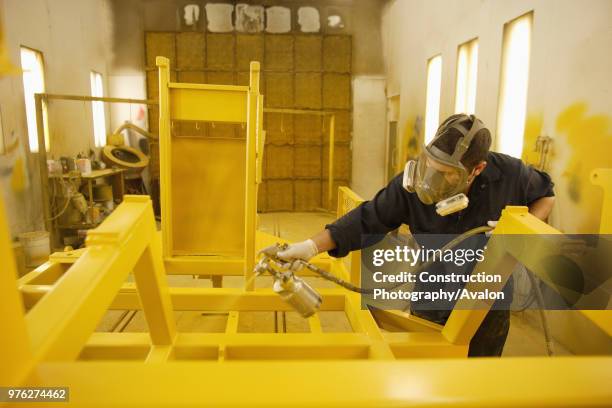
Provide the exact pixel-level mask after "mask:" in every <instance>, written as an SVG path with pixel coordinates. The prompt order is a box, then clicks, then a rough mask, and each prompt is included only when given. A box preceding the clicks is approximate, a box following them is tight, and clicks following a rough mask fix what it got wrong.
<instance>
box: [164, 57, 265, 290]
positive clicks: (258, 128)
mask: <svg viewBox="0 0 612 408" xmlns="http://www.w3.org/2000/svg"><path fill="white" fill-rule="evenodd" d="M157 66H158V68H159V104H160V105H159V107H160V115H159V138H160V184H161V209H162V238H163V239H162V246H163V251H164V261H165V263H166V268H167V269H168V270H169V271H170V273H174V272H175V271H177V270H178V273H181V274H184V273H185V274H187V273H188V274H194V275H195V274H197V275H225V274H235V271H236V269H238V270H239V271H240V273H241V274H243V275H244V276H245V278H246V282H247V283H246V286H247V287H248V288H252V279H251V278H250V276H251V275H250V274H251V273H252V270H253V266H254V260H255V241H256V236H255V235H256V232H255V231H256V214H257V183H258V182H261V177H257V173H258V168H259V169H260V168H261V161H262V160H263V133H262V132H263V131H262V126H263V123H262V122H263V113H262V112H263V96H262V95H261V94H260V92H259V74H260V73H259V63H258V62H253V63H251V72H250V83H249V86H234V85H207V84H187V83H174V82H170V74H169V72H170V62H169V60H168V59H167V58H164V57H158V58H157ZM177 121H197V122H212V123H213V124H215V123H239V124H243V125H244V126H246V138H239V137H233V138H220V137H214V138H213V137H202V136H189V135H180V134H176V132H173V128H174V127H175V126H176V123H175V122H177ZM258 162H259V164H258ZM259 174H261V170H259ZM226 266H229V269H230V270H228V268H226ZM232 268H235V269H232Z"/></svg>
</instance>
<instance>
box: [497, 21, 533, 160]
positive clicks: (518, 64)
mask: <svg viewBox="0 0 612 408" xmlns="http://www.w3.org/2000/svg"><path fill="white" fill-rule="evenodd" d="M532 23H533V12H530V13H528V14H525V15H523V16H521V17H519V18H517V19H514V20H512V21H510V22H508V23H506V24H505V25H504V45H503V52H502V68H501V79H500V94H499V105H498V110H497V142H496V145H497V150H498V151H500V152H502V153H506V154H509V155H511V156H514V157H521V154H522V152H523V132H524V130H525V115H526V112H527V85H528V82H529V54H530V48H531V26H532Z"/></svg>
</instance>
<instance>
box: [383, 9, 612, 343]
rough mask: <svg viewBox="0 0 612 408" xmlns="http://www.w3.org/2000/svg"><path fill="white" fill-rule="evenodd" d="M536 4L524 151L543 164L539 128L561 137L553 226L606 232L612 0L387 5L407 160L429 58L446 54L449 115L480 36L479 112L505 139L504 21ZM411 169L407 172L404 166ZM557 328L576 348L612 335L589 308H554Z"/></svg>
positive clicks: (554, 169)
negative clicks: (466, 49)
mask: <svg viewBox="0 0 612 408" xmlns="http://www.w3.org/2000/svg"><path fill="white" fill-rule="evenodd" d="M531 10H533V11H534V20H533V31H532V45H531V63H530V69H529V87H528V103H527V119H526V124H525V125H526V126H525V135H524V139H525V144H524V150H523V158H524V159H525V160H526V161H527V162H529V163H533V164H536V163H537V162H538V160H539V155H538V154H537V153H536V152H534V147H535V140H536V138H537V137H538V136H539V135H546V136H550V137H551V138H552V139H553V144H552V151H551V154H550V156H549V163H550V164H549V166H548V169H547V170H548V171H549V173H550V174H551V176H552V177H553V180H554V182H555V184H556V188H555V191H556V195H557V200H556V205H555V209H554V211H553V214H552V217H551V224H552V225H553V226H555V227H556V228H558V229H560V230H562V231H564V232H568V233H597V232H598V231H599V223H600V219H601V205H602V199H603V194H602V191H601V189H599V188H598V187H595V186H592V185H591V184H590V182H589V175H590V173H591V171H592V170H593V169H595V168H598V167H607V168H610V167H612V155H611V154H610V152H612V83H611V81H610V73H611V72H612V54H611V53H610V49H612V24H610V16H612V2H610V1H607V0H592V1H589V2H588V3H584V2H578V1H574V0H520V1H496V0H462V1H452V2H451V1H442V0H427V1H425V0H395V1H393V2H392V3H390V4H388V5H387V6H386V8H385V10H384V12H383V17H382V19H383V24H382V27H383V31H382V39H383V52H384V58H385V69H386V76H387V96H388V97H390V96H394V95H400V96H401V104H400V139H401V140H400V142H401V145H402V147H403V149H402V152H401V158H400V160H399V162H400V163H401V164H402V165H403V163H404V162H405V160H406V158H407V157H409V156H413V155H414V154H415V153H416V152H417V150H418V146H420V144H421V143H422V140H423V139H422V138H423V126H422V122H423V117H424V114H425V94H426V63H427V60H428V59H429V58H431V57H432V56H434V55H436V54H439V53H441V54H442V58H443V66H442V91H441V105H440V119H441V120H443V119H444V118H445V117H447V116H448V115H450V114H452V113H454V112H453V109H454V97H455V95H454V93H455V71H456V59H457V47H458V45H459V44H461V43H463V42H465V41H467V40H470V39H472V38H474V37H478V38H479V60H478V81H477V96H476V114H477V115H478V116H479V117H480V118H481V119H482V120H483V121H484V122H485V123H486V124H487V125H488V126H489V128H490V129H491V131H492V134H493V137H494V138H495V129H496V121H497V102H498V93H499V78H500V68H501V66H500V63H501V52H502V35H503V26H504V23H506V22H508V21H510V20H512V19H514V18H516V17H518V16H521V15H523V14H524V13H526V12H529V11H531ZM399 170H401V168H399V169H398V171H399ZM549 320H550V321H551V326H552V331H553V335H554V336H555V337H556V338H557V339H559V340H560V341H561V342H562V343H563V344H564V345H565V346H566V347H568V348H569V349H571V350H573V351H575V352H584V351H587V352H593V351H594V350H596V349H597V347H601V346H602V345H606V344H607V347H609V343H606V341H607V338H606V335H605V334H602V333H603V332H601V331H600V330H598V329H595V328H594V326H593V325H592V324H591V323H590V322H589V321H588V320H586V319H584V316H582V315H581V314H580V313H579V312H576V313H571V312H558V313H551V316H550V318H549Z"/></svg>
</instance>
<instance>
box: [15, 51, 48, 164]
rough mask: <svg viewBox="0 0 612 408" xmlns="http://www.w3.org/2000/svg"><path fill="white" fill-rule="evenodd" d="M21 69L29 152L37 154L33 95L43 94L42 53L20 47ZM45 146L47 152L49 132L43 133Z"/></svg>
mask: <svg viewBox="0 0 612 408" xmlns="http://www.w3.org/2000/svg"><path fill="white" fill-rule="evenodd" d="M21 69H22V70H23V97H24V100H25V108H26V120H27V124H28V140H29V143H30V151H31V152H34V153H35V152H38V127H37V126H36V103H35V100H34V94H36V93H44V92H45V72H44V66H43V58H42V53H40V52H39V51H35V50H32V49H30V48H26V47H21ZM43 122H44V128H45V130H46V129H47V115H46V111H45V110H44V109H43ZM44 136H45V146H46V148H47V151H48V150H49V132H47V131H45V135H44Z"/></svg>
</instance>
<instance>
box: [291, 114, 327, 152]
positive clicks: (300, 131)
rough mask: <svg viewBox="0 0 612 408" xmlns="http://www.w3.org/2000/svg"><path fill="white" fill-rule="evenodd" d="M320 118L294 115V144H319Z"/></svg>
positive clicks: (318, 116) (317, 116)
mask: <svg viewBox="0 0 612 408" xmlns="http://www.w3.org/2000/svg"><path fill="white" fill-rule="evenodd" d="M322 129H323V128H322V125H321V116H320V115H295V143H296V144H316V145H319V144H321V133H322Z"/></svg>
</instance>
